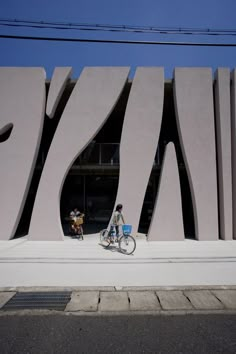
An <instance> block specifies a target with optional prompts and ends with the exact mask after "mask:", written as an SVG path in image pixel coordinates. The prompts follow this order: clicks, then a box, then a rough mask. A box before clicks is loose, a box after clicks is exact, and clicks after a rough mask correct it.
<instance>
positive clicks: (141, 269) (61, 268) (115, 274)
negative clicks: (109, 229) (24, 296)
mask: <svg viewBox="0 0 236 354" xmlns="http://www.w3.org/2000/svg"><path fill="white" fill-rule="evenodd" d="M136 241H137V248H136V250H135V253H134V254H133V255H130V256H128V255H125V254H122V253H120V252H119V251H118V249H117V247H116V245H114V246H112V247H110V248H109V249H105V248H104V247H103V246H101V244H100V243H99V235H85V239H84V241H79V240H76V239H71V238H69V237H66V238H65V241H64V242H61V241H51V242H50V241H28V240H27V238H26V237H25V238H19V239H16V240H11V241H0V272H1V277H0V288H2V289H9V288H19V287H104V286H105V287H189V286H190V287H191V286H202V287H206V286H209V287H214V286H234V285H236V241H221V240H220V241H204V242H199V241H195V240H186V241H177V242H147V241H146V240H145V238H144V237H141V236H140V237H139V236H138V237H137V238H136Z"/></svg>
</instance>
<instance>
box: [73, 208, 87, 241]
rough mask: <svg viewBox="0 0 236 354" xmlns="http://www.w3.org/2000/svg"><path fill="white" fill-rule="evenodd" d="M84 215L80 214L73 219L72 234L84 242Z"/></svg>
mask: <svg viewBox="0 0 236 354" xmlns="http://www.w3.org/2000/svg"><path fill="white" fill-rule="evenodd" d="M83 218H84V214H80V215H79V216H77V217H74V218H72V219H71V225H70V228H71V234H72V235H74V236H75V237H78V238H79V239H80V238H81V239H82V240H83V239H84V232H83V226H82V224H83V223H84V219H83Z"/></svg>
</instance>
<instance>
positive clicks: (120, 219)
mask: <svg viewBox="0 0 236 354" xmlns="http://www.w3.org/2000/svg"><path fill="white" fill-rule="evenodd" d="M122 209H123V205H122V204H117V206H116V210H115V212H114V214H113V217H112V224H111V230H110V234H111V235H112V233H113V230H114V228H115V231H116V242H117V240H118V237H119V234H120V226H121V225H124V224H125V219H124V216H123V214H122Z"/></svg>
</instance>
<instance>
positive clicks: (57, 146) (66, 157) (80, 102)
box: [29, 67, 129, 241]
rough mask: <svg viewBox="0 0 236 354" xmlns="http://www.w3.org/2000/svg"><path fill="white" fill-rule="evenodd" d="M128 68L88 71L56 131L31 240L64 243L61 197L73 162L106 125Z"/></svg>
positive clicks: (39, 192)
mask: <svg viewBox="0 0 236 354" xmlns="http://www.w3.org/2000/svg"><path fill="white" fill-rule="evenodd" d="M128 74H129V68H126V67H116V68H114V67H97V68H96V67H95V68H85V69H84V70H83V72H82V74H81V76H80V78H79V79H78V81H77V83H76V85H75V87H74V90H73V92H72V94H71V96H70V98H69V101H68V102H67V105H66V107H65V110H64V112H63V114H62V116H61V119H60V122H59V124H58V127H57V130H56V132H55V135H54V138H53V141H52V144H51V146H50V149H49V152H48V156H47V159H46V162H45V165H44V169H43V173H42V177H41V180H40V184H39V188H38V191H37V195H36V199H35V203H34V208H33V213H32V217H31V224H30V230H29V236H30V239H31V240H52V241H54V240H63V239H64V235H63V230H62V226H61V219H60V196H61V190H62V187H63V183H64V180H65V178H66V176H67V173H68V171H69V169H70V167H71V166H72V164H73V162H74V161H75V159H76V158H77V156H79V154H80V153H81V152H82V151H83V149H84V148H86V146H87V145H88V144H89V142H90V141H91V140H92V139H93V137H94V136H95V135H96V134H97V132H98V131H99V130H100V129H101V127H102V126H103V124H104V123H105V122H106V120H107V118H108V117H109V114H110V113H111V111H112V109H113V107H114V106H115V104H116V102H117V100H118V99H119V97H120V94H121V92H122V90H123V87H124V85H125V83H126V81H127V78H128Z"/></svg>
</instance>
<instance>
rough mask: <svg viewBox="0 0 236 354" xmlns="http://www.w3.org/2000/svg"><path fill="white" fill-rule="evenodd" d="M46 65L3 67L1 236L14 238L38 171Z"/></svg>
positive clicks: (0, 83) (0, 91)
mask: <svg viewBox="0 0 236 354" xmlns="http://www.w3.org/2000/svg"><path fill="white" fill-rule="evenodd" d="M45 79H46V74H45V71H44V69H43V68H0V107H1V108H0V132H1V130H2V129H5V130H7V128H10V127H13V128H12V131H11V134H10V136H9V138H8V139H7V140H6V141H4V142H2V143H0V166H1V168H0V210H1V227H0V239H1V240H8V239H11V238H12V237H14V234H15V231H16V228H17V226H18V223H19V220H20V217H21V214H22V211H23V208H24V204H25V200H26V197H27V194H28V191H29V187H30V183H31V179H32V175H33V172H34V168H35V164H36V160H37V156H38V150H39V145H40V141H41V136H42V129H43V123H44V115H45V98H46V89H45Z"/></svg>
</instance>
